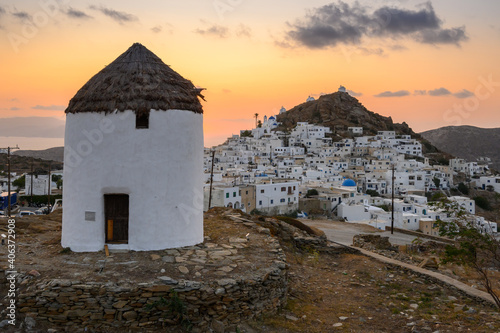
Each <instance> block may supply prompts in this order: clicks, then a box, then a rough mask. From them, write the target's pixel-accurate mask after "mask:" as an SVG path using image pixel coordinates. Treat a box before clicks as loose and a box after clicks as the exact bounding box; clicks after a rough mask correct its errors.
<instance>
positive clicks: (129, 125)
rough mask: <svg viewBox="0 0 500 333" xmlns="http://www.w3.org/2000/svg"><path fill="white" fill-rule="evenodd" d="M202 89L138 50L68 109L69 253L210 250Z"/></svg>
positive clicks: (118, 61) (92, 81)
mask: <svg viewBox="0 0 500 333" xmlns="http://www.w3.org/2000/svg"><path fill="white" fill-rule="evenodd" d="M200 90H201V89H198V88H196V87H195V86H194V85H193V84H192V83H191V81H189V80H186V79H184V78H183V77H182V76H180V75H179V74H178V73H176V72H175V71H174V70H172V69H171V68H170V67H169V66H167V65H165V64H164V63H163V62H162V61H161V59H160V58H158V57H157V56H156V55H154V54H153V53H152V52H151V51H149V50H148V49H147V48H145V47H144V46H142V45H141V44H138V43H136V44H134V45H132V46H131V47H130V48H129V49H128V50H127V51H126V52H125V53H123V54H122V55H121V56H120V57H118V58H117V59H116V60H115V61H113V62H112V63H111V64H109V65H108V66H106V67H105V68H104V69H103V70H101V71H100V72H99V73H97V74H96V75H95V76H94V77H92V78H91V79H90V80H89V81H88V82H87V83H86V84H85V85H84V86H83V87H82V88H81V89H80V90H79V91H78V92H77V94H76V95H75V96H74V97H73V98H72V99H71V101H70V103H69V106H68V108H67V109H66V134H65V150H64V155H65V156H64V191H63V205H64V208H63V225H62V240H61V243H62V246H63V247H69V248H71V250H73V251H77V252H82V251H99V250H102V249H103V248H104V245H105V244H109V246H110V247H115V248H124V249H129V250H138V251H147V250H160V249H166V248H174V247H181V246H188V245H194V244H197V243H200V242H202V241H203V109H202V106H201V104H200V102H199V100H198V97H203V96H201V94H200Z"/></svg>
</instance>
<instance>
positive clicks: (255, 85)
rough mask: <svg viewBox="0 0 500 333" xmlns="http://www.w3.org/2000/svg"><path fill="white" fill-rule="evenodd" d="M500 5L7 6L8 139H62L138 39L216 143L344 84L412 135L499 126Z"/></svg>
mask: <svg viewBox="0 0 500 333" xmlns="http://www.w3.org/2000/svg"><path fill="white" fill-rule="evenodd" d="M499 13H500V2H498V1H494V0H488V1H475V2H472V1H463V0H453V1H452V0H442V1H428V2H423V1H412V0H407V1H383V0H379V1H361V0H360V1H358V2H355V1H320V0H309V1H290V0H287V1H285V0H275V1H263V0H252V1H250V0H196V1H195V0H184V1H170V0H169V1H167V0H163V1H159V0H144V1H130V0H127V1H115V0H111V1H97V0H88V1H77V0H73V1H71V0H57V1H56V0H41V1H31V0H23V1H12V0H0V47H1V52H0V87H1V89H0V147H3V146H7V145H15V144H19V146H20V148H22V149H44V148H49V147H53V146H61V145H63V133H64V131H63V128H64V118H65V115H64V109H65V108H66V106H67V105H68V102H69V100H70V99H71V98H72V97H73V95H75V94H76V92H77V91H78V89H79V88H80V87H81V86H82V85H83V84H85V82H86V81H87V80H88V79H90V78H91V77H92V76H93V75H94V74H96V73H97V72H98V71H99V70H101V69H102V68H103V67H104V66H106V65H107V64H109V63H110V62H112V61H113V60H114V59H116V58H117V57H118V56H119V55H120V54H121V53H123V52H124V51H125V50H127V48H128V47H130V46H131V45H132V44H133V43H134V42H140V43H142V44H143V45H144V46H146V47H147V48H148V49H150V50H151V51H152V52H154V53H155V54H156V55H157V56H159V57H160V58H161V59H162V60H163V61H164V62H165V63H166V64H168V65H170V66H171V67H172V68H173V69H174V70H175V71H177V72H178V73H180V74H181V75H182V76H184V77H185V78H187V79H190V80H191V81H193V83H194V84H195V85H197V86H200V87H203V88H207V90H206V91H205V92H204V95H205V97H206V100H207V101H206V102H203V106H204V110H205V114H204V130H205V146H212V145H216V144H219V143H222V142H223V141H224V139H225V138H227V137H228V136H230V135H231V134H238V133H239V130H241V129H249V128H251V127H252V125H254V124H255V119H254V114H255V113H259V115H260V116H261V117H263V116H264V115H267V116H271V115H273V114H276V113H278V111H279V109H280V108H281V106H284V107H285V108H286V109H290V108H292V107H294V106H295V105H297V104H300V103H302V102H304V101H305V100H306V98H307V97H308V96H309V95H311V96H314V97H317V96H319V95H321V94H324V93H332V92H334V91H337V89H338V87H339V85H341V84H342V85H344V86H345V87H346V88H347V89H348V90H349V91H350V93H351V94H352V95H354V96H355V97H356V98H358V99H359V100H360V101H361V103H363V104H364V105H365V106H366V107H367V108H368V109H369V110H371V111H374V112H377V113H379V114H382V115H384V116H391V117H392V118H393V120H394V121H396V122H403V121H406V122H407V123H408V124H409V125H410V126H411V127H412V128H413V129H414V130H415V131H417V132H420V131H425V130H429V129H433V128H437V127H442V126H450V125H474V126H479V127H500V113H499V112H498V111H499V110H500V65H499V60H498V59H500V24H499V23H498V18H497V16H498V14H499Z"/></svg>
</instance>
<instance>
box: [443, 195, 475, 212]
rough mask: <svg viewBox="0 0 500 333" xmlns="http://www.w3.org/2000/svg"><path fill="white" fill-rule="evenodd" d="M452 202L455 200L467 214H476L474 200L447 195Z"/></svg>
mask: <svg viewBox="0 0 500 333" xmlns="http://www.w3.org/2000/svg"><path fill="white" fill-rule="evenodd" d="M448 199H449V200H450V201H452V202H456V203H457V204H458V205H459V206H460V207H462V208H463V209H464V210H465V211H466V212H467V213H469V214H472V215H474V214H476V202H475V201H474V200H472V199H471V198H468V197H459V196H455V197H449V198H448Z"/></svg>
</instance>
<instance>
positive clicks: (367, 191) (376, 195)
mask: <svg viewBox="0 0 500 333" xmlns="http://www.w3.org/2000/svg"><path fill="white" fill-rule="evenodd" d="M366 194H368V195H369V196H371V197H379V196H380V193H378V192H377V191H375V190H366Z"/></svg>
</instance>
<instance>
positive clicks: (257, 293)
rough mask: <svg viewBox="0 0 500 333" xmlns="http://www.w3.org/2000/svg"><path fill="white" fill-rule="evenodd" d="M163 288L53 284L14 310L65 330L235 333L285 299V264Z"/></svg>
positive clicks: (28, 294)
mask: <svg viewBox="0 0 500 333" xmlns="http://www.w3.org/2000/svg"><path fill="white" fill-rule="evenodd" d="M164 282H165V283H166V284H161V285H159V284H155V285H154V284H144V283H142V284H138V285H118V284H113V283H99V282H87V283H82V282H81V281H71V280H51V281H47V282H45V283H39V284H37V285H36V289H35V290H32V291H26V292H24V293H22V294H20V295H19V302H18V309H19V312H21V313H23V314H24V315H26V316H29V317H33V318H34V319H35V320H36V321H39V320H41V321H43V320H47V321H49V322H50V323H54V324H57V325H61V326H66V327H73V326H74V327H75V328H84V327H87V328H92V329H101V330H103V331H106V328H110V327H115V328H119V327H130V328H134V327H136V328H140V327H145V328H146V327H161V326H167V325H177V324H181V323H182V324H186V325H192V326H193V327H194V328H195V331H196V330H204V329H206V328H207V327H212V328H213V329H214V330H215V331H216V332H219V331H224V328H227V329H230V328H231V327H232V328H235V327H236V326H237V324H238V323H239V322H240V321H241V319H242V318H244V319H249V318H254V317H256V316H259V315H261V314H262V313H275V312H276V311H277V309H278V308H279V307H280V306H282V305H283V304H284V302H285V301H286V293H287V274H286V264H285V262H281V261H280V262H275V263H274V264H273V265H272V266H271V267H269V268H266V269H262V270H260V271H258V272H256V273H251V272H249V273H247V276H245V277H242V278H241V279H238V280H235V279H220V280H215V281H212V282H197V281H187V280H180V281H175V280H172V279H169V278H168V277H165V278H164ZM162 298H163V300H162ZM75 331H76V330H75Z"/></svg>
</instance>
